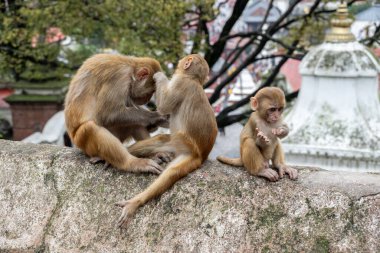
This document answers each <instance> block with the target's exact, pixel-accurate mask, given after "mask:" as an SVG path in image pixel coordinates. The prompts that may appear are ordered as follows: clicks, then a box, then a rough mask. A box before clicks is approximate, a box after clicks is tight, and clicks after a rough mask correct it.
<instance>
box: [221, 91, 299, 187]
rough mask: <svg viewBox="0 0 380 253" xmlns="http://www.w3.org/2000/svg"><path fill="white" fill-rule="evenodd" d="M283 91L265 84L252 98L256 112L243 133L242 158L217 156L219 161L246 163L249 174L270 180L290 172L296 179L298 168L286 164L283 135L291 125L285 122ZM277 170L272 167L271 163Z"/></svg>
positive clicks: (238, 164) (235, 163)
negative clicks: (283, 115)
mask: <svg viewBox="0 0 380 253" xmlns="http://www.w3.org/2000/svg"><path fill="white" fill-rule="evenodd" d="M285 103H286V102H285V95H284V92H283V91H282V90H281V89H279V88H275V87H266V88H263V89H261V90H259V92H258V93H257V94H256V96H254V97H252V98H251V107H252V110H253V111H254V112H253V113H252V114H251V116H250V118H249V120H248V122H247V124H246V125H245V126H244V128H243V130H242V132H241V134H240V156H241V157H240V158H227V157H223V156H218V157H217V160H218V161H220V162H222V163H225V164H229V165H233V166H244V167H245V168H246V169H247V170H248V172H249V173H251V174H252V175H255V176H261V177H265V178H267V179H269V180H270V181H277V180H278V179H279V178H283V176H284V174H285V173H286V174H288V175H289V178H290V179H297V170H295V169H294V168H291V167H289V166H287V165H286V164H285V155H284V152H283V150H282V147H281V143H280V138H284V137H285V136H287V134H288V133H289V128H288V127H287V125H286V124H284V123H283V122H282V112H283V110H284V107H285ZM270 161H271V162H272V166H273V167H274V168H275V169H277V170H278V172H277V171H275V170H273V169H271V168H270V164H269V162H270Z"/></svg>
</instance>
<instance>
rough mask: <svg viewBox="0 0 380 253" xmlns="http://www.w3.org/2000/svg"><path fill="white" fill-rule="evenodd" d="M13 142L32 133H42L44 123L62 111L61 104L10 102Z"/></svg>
mask: <svg viewBox="0 0 380 253" xmlns="http://www.w3.org/2000/svg"><path fill="white" fill-rule="evenodd" d="M11 108H12V119H13V140H15V141H20V140H22V139H24V138H26V137H28V136H29V135H31V134H32V133H34V132H36V131H39V132H42V129H43V127H44V126H45V124H46V122H47V121H48V120H49V119H50V118H51V117H52V116H53V115H54V114H55V113H57V112H59V111H61V110H63V104H62V103H55V102H26V101H25V102H19V103H18V102H12V103H11Z"/></svg>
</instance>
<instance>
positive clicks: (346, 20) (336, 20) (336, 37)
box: [325, 2, 356, 43]
mask: <svg viewBox="0 0 380 253" xmlns="http://www.w3.org/2000/svg"><path fill="white" fill-rule="evenodd" d="M352 23H353V19H352V18H350V17H349V16H348V9H347V3H346V2H343V3H341V4H339V6H338V9H337V11H336V14H335V17H333V19H332V20H331V30H330V32H329V33H328V34H327V35H326V38H325V41H326V42H337V43H339V42H351V41H355V40H356V39H355V36H354V35H353V34H352V32H351V30H350V28H351V24H352Z"/></svg>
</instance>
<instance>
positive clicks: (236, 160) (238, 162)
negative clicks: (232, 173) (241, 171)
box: [216, 156, 244, 167]
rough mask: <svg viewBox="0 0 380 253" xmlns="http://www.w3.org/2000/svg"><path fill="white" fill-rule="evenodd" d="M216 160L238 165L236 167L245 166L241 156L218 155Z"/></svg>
mask: <svg viewBox="0 0 380 253" xmlns="http://www.w3.org/2000/svg"><path fill="white" fill-rule="evenodd" d="M216 160H218V161H219V162H221V163H225V164H228V165H232V166H236V167H242V166H244V165H243V161H242V160H241V158H240V157H239V158H228V157H224V156H218V157H216Z"/></svg>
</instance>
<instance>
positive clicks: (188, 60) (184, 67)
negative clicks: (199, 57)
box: [183, 56, 193, 70]
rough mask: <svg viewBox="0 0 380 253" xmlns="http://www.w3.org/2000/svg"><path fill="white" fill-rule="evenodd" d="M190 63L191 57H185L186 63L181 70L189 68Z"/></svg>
mask: <svg viewBox="0 0 380 253" xmlns="http://www.w3.org/2000/svg"><path fill="white" fill-rule="evenodd" d="M192 62H193V57H191V56H189V57H187V59H186V62H185V64H184V65H183V69H184V70H186V69H188V68H190V65H191V63H192Z"/></svg>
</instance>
